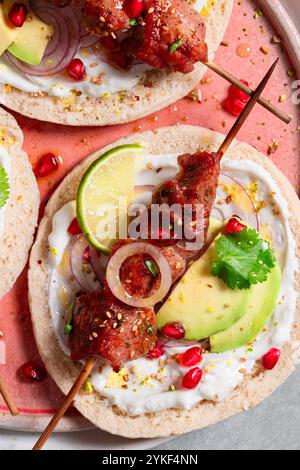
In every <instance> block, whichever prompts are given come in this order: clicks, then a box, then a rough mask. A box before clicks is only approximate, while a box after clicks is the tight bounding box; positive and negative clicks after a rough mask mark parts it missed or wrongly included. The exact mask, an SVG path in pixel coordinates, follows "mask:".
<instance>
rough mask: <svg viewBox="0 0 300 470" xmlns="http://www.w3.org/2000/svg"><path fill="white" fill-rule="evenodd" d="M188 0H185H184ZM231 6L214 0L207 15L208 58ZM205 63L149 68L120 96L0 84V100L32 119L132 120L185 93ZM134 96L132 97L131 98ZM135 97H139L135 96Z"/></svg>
mask: <svg viewBox="0 0 300 470" xmlns="http://www.w3.org/2000/svg"><path fill="white" fill-rule="evenodd" d="M187 1H188V0H187ZM232 7H233V0H215V1H214V4H213V7H212V8H211V10H210V11H211V13H210V15H209V16H208V18H207V19H205V18H204V20H205V21H206V22H207V39H206V40H207V44H208V47H209V51H210V59H212V57H213V55H214V53H215V52H216V50H217V49H218V47H219V45H220V43H221V41H222V39H223V37H224V34H225V31H226V28H227V25H228V23H229V19H230V16H231V12H232ZM205 71H206V67H205V66H204V65H203V64H201V63H198V64H196V66H195V70H194V71H193V72H192V73H190V74H187V75H183V74H181V73H178V72H177V73H175V72H166V71H163V72H161V71H153V72H152V71H151V73H148V74H147V75H146V77H145V78H146V80H144V84H142V83H141V84H139V85H137V86H136V87H134V88H133V90H131V92H130V96H128V97H125V98H124V97H122V100H120V97H119V93H114V94H112V95H111V96H110V97H109V98H108V97H105V99H103V98H98V99H96V98H95V99H92V98H82V97H76V98H75V102H74V104H72V105H70V106H69V104H67V105H66V100H61V99H59V98H56V97H51V96H47V95H46V96H39V95H37V94H30V93H26V92H23V91H20V90H17V89H16V88H11V90H10V89H9V88H8V89H7V87H4V86H2V87H0V103H1V104H3V105H5V106H7V107H8V108H10V109H12V110H15V111H17V112H18V113H21V114H24V115H25V116H29V117H31V118H34V119H39V120H42V121H49V122H54V123H57V124H66V125H71V126H105V125H111V124H121V123H127V122H130V121H134V120H136V119H139V118H141V117H144V116H147V115H149V114H151V113H154V112H156V111H159V110H160V109H163V108H165V107H166V106H169V105H170V104H172V103H174V102H175V101H177V100H178V99H180V98H183V97H184V96H186V95H188V94H189V93H190V92H191V91H192V90H193V89H194V88H196V86H197V85H198V83H199V80H200V79H201V77H202V76H203V75H204V73H205ZM133 97H134V98H133ZM136 97H139V99H137V98H136Z"/></svg>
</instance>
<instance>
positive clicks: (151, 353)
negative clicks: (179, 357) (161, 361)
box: [147, 346, 164, 359]
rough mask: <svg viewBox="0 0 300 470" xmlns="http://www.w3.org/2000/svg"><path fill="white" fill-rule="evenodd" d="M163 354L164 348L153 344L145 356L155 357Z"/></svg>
mask: <svg viewBox="0 0 300 470" xmlns="http://www.w3.org/2000/svg"><path fill="white" fill-rule="evenodd" d="M163 354H164V350H163V348H162V347H161V346H155V347H154V348H153V349H151V351H149V352H148V355H147V357H148V358H149V359H156V358H157V357H160V356H162V355H163Z"/></svg>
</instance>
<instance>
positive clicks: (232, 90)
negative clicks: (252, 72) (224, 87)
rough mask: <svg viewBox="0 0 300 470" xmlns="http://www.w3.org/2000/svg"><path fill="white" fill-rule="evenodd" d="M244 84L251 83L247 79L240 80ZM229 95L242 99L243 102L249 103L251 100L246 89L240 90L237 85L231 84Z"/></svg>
mask: <svg viewBox="0 0 300 470" xmlns="http://www.w3.org/2000/svg"><path fill="white" fill-rule="evenodd" d="M240 81H241V82H242V83H244V85H247V86H249V83H248V82H247V81H246V80H240ZM228 95H229V96H230V97H231V98H234V99H237V100H240V101H242V103H247V101H249V98H250V96H248V95H247V93H245V92H244V91H242V90H240V89H239V88H238V87H237V86H235V85H231V87H230V88H229V92H228Z"/></svg>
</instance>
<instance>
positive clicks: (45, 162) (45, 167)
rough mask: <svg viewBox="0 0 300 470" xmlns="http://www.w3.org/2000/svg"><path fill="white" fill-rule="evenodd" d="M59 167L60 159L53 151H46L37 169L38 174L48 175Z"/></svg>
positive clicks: (36, 173)
mask: <svg viewBox="0 0 300 470" xmlns="http://www.w3.org/2000/svg"><path fill="white" fill-rule="evenodd" d="M57 169H58V160H57V158H56V156H55V155H53V153H46V154H45V155H43V156H42V158H41V159H40V160H39V162H38V164H37V167H36V169H35V175H36V176H42V177H43V176H48V175H50V174H51V173H53V172H54V171H56V170H57Z"/></svg>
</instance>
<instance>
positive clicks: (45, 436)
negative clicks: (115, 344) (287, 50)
mask: <svg viewBox="0 0 300 470" xmlns="http://www.w3.org/2000/svg"><path fill="white" fill-rule="evenodd" d="M278 60H279V59H277V60H276V62H275V63H274V64H273V65H272V67H271V68H270V70H269V71H268V73H267V75H266V76H265V77H264V79H263V80H262V82H261V83H260V84H259V86H258V87H257V89H256V90H255V91H254V92H253V95H252V96H251V99H250V100H249V101H248V103H247V105H246V107H245V109H244V110H243V112H242V114H241V115H240V117H239V118H238V119H237V121H236V122H235V124H234V126H233V127H232V129H231V130H230V132H229V134H228V136H227V137H226V139H225V140H224V142H223V143H222V145H221V147H220V149H219V152H220V153H222V154H224V153H225V152H226V150H227V149H228V147H229V145H230V144H231V142H232V141H233V139H234V138H235V136H236V135H237V133H238V132H239V130H240V128H241V127H242V125H243V123H244V122H245V120H246V119H247V117H248V115H249V114H250V112H251V111H252V109H253V107H254V105H255V103H256V102H257V100H258V99H259V97H260V95H261V93H262V92H263V90H264V88H265V86H266V84H267V82H268V80H269V78H270V77H271V75H272V73H273V71H274V69H275V67H276V65H277V62H278ZM96 361H97V358H96V357H92V358H91V359H89V361H88V362H87V364H86V365H85V366H84V368H83V369H82V371H81V373H80V374H79V376H78V377H77V379H76V381H75V383H74V385H73V387H72V388H71V390H70V391H69V393H68V395H67V396H66V398H65V400H64V402H63V404H62V406H61V407H60V409H59V410H57V412H56V413H55V415H54V416H53V418H52V419H51V421H50V423H49V424H48V426H47V427H46V429H45V431H44V432H43V434H42V435H41V437H40V438H39V440H38V441H37V443H36V444H35V446H34V447H33V449H32V450H40V449H41V448H42V447H43V445H44V444H45V442H46V441H47V439H48V438H49V437H50V435H51V433H52V432H53V430H54V428H55V427H56V425H57V424H58V422H59V420H60V419H61V418H62V417H63V415H64V414H65V412H66V411H67V409H68V408H69V406H70V405H71V403H72V401H73V399H74V397H75V395H76V394H77V392H78V391H79V390H80V388H81V387H82V385H83V384H84V382H85V380H86V379H87V377H88V375H89V374H90V372H91V370H92V369H93V367H94V365H95V363H96Z"/></svg>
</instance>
